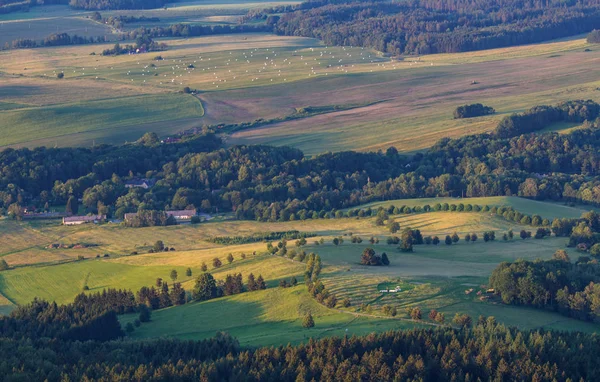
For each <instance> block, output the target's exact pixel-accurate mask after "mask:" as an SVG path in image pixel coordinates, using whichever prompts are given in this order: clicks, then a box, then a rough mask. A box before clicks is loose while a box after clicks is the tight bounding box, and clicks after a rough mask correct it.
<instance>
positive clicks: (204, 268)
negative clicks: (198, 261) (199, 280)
mask: <svg viewBox="0 0 600 382" xmlns="http://www.w3.org/2000/svg"><path fill="white" fill-rule="evenodd" d="M200 270H201V271H202V272H206V271H207V270H208V266H207V265H206V263H205V262H204V261H203V262H202V265H201V266H200Z"/></svg>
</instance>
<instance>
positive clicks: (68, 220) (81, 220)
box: [63, 215, 106, 225]
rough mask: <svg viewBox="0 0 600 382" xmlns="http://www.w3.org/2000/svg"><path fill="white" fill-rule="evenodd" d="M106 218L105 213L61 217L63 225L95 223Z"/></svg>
mask: <svg viewBox="0 0 600 382" xmlns="http://www.w3.org/2000/svg"><path fill="white" fill-rule="evenodd" d="M103 220H106V215H89V216H68V217H64V218H63V224H64V225H77V224H85V223H97V222H100V221H103Z"/></svg>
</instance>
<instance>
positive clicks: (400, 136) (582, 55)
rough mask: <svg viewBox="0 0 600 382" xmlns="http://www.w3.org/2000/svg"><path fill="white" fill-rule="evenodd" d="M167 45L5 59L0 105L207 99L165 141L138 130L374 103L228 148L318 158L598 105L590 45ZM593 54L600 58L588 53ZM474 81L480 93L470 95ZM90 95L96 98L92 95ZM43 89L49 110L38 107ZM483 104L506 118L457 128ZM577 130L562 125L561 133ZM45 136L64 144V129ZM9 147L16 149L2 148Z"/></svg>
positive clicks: (245, 135) (107, 137) (233, 40)
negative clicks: (543, 108) (585, 102)
mask: <svg viewBox="0 0 600 382" xmlns="http://www.w3.org/2000/svg"><path fill="white" fill-rule="evenodd" d="M203 17H204V16H203ZM206 17H210V16H206ZM217 18H218V16H217ZM165 42H166V43H167V44H168V45H169V49H168V50H167V51H165V52H160V55H161V56H162V57H163V58H164V60H162V61H156V60H154V59H153V58H154V57H155V56H156V55H157V54H156V53H148V54H142V55H133V56H129V55H124V56H117V57H102V56H99V55H96V56H93V55H90V53H92V52H96V53H99V52H100V51H102V50H103V49H105V48H108V47H110V45H104V44H102V45H86V46H76V47H56V48H42V49H35V50H22V51H8V52H1V53H0V75H2V74H1V73H4V76H2V79H3V81H1V83H0V94H3V93H4V94H7V93H8V94H9V95H10V97H8V98H7V99H6V100H4V99H3V101H6V102H10V103H11V104H32V103H36V102H37V103H39V102H44V97H45V95H46V94H48V90H50V89H52V90H53V91H55V92H56V93H57V98H56V99H52V98H51V97H46V104H48V103H53V104H60V105H63V104H69V103H73V102H79V101H81V99H80V98H77V95H78V94H81V95H83V96H84V97H86V98H85V99H86V100H93V99H103V98H105V97H106V93H107V92H108V89H112V88H117V89H118V90H117V91H119V92H127V93H132V92H133V93H135V94H136V95H147V94H166V93H173V92H178V91H180V90H181V89H182V88H183V87H184V86H189V87H191V88H192V89H197V90H198V91H199V92H200V95H199V97H200V99H201V100H202V103H203V106H204V108H205V110H206V113H205V115H204V116H203V117H202V118H201V119H199V120H198V121H194V122H192V121H190V120H186V119H180V120H178V121H176V122H175V123H173V124H172V126H169V128H167V129H162V130H161V129H160V128H159V127H158V126H157V125H153V124H145V123H141V124H136V125H133V127H137V128H139V129H140V130H144V129H147V130H153V131H156V132H158V133H159V134H169V133H172V132H174V131H177V130H184V129H186V128H189V127H191V126H194V125H195V126H200V125H203V124H207V125H214V124H221V123H225V124H228V123H240V122H251V121H254V120H256V119H259V118H263V119H272V118H281V117H285V116H289V115H291V114H293V113H294V110H295V109H296V108H301V107H307V106H332V105H339V106H343V105H351V104H367V103H369V105H368V106H363V107H356V108H353V109H351V110H343V111H337V112H332V113H328V114H321V115H315V116H311V117H308V118H304V119H297V120H290V121H286V122H280V123H276V124H272V125H267V126H263V127H259V128H254V129H248V130H244V131H239V132H236V133H235V134H233V135H232V136H230V137H228V139H227V142H228V144H255V143H261V144H263V143H266V144H273V145H291V146H295V147H298V148H300V149H302V150H303V151H305V152H306V153H307V154H310V155H312V154H318V153H322V152H325V151H340V150H349V149H353V150H362V151H368V150H378V149H385V148H387V147H389V146H395V147H397V148H398V149H399V150H401V151H414V150H419V149H424V148H427V147H429V146H431V145H432V144H433V143H435V142H436V141H438V140H439V139H441V138H443V137H460V136H464V135H469V134H476V133H481V132H486V131H490V130H492V129H493V128H494V127H495V126H496V124H497V122H498V121H499V119H501V118H502V117H503V116H505V115H508V114H510V113H513V112H518V111H522V110H525V109H527V108H530V107H532V106H534V105H539V104H552V103H556V102H559V101H564V100H570V99H581V98H586V99H587V98H590V99H595V100H597V101H598V100H600V92H598V90H597V89H598V85H600V82H599V81H597V80H596V79H595V78H596V77H598V74H600V69H598V68H600V66H599V65H597V64H598V62H599V61H600V49H598V48H597V47H595V46H592V45H588V44H586V43H585V41H584V40H583V39H571V40H565V41H557V42H551V43H546V44H537V45H531V46H527V47H514V48H505V49H496V50H489V51H483V52H469V53H459V54H448V55H439V56H438V55H434V56H422V57H406V58H404V59H403V60H396V59H390V58H387V57H383V56H381V55H380V54H378V53H377V52H375V51H370V50H367V49H361V48H356V47H326V46H323V45H322V44H320V43H319V42H318V41H316V40H314V39H307V38H299V37H282V36H273V35H269V34H242V35H229V36H207V37H197V38H189V39H172V40H165ZM586 49H589V50H591V51H589V52H584V50H586ZM24 68H27V70H24ZM58 71H64V73H65V78H64V79H63V80H61V81H58V80H56V78H55V72H58ZM473 81H476V82H477V84H475V85H473V84H471V83H472V82H473ZM72 86H76V87H77V86H79V87H77V89H78V91H76V92H73V94H72V95H70V96H69V94H68V92H66V91H61V90H60V88H65V89H68V88H69V87H72ZM87 86H89V87H91V88H93V89H95V90H97V93H96V92H85V91H84V88H85V87H87ZM37 90H39V91H40V93H41V94H40V97H39V98H40V99H39V100H38V99H37V98H38V97H36V96H32V95H33V94H36V91H37ZM94 94H98V95H97V96H95V95H94ZM475 101H477V102H483V103H485V104H487V105H490V106H492V107H494V108H495V109H496V110H497V114H495V115H492V116H487V117H481V118H473V119H464V120H454V119H453V118H452V111H453V110H454V108H455V107H456V106H458V105H462V104H466V103H472V102H475ZM27 120H28V118H25V119H24V122H27ZM34 122H35V121H33V123H34ZM136 123H137V122H136ZM0 127H1V126H0ZM571 127H572V126H562V127H561V126H557V127H556V129H555V130H559V131H562V130H565V129H569V128H571ZM365 131H368V132H369V133H368V134H365V133H364V132H365ZM113 133H114V134H116V135H115V136H114V137H113V136H112V134H113ZM47 134H48V135H53V134H54V135H55V136H58V135H59V133H58V132H57V133H55V132H54V129H48V132H47ZM49 138H50V139H49V140H48V141H36V140H33V139H31V136H29V137H25V138H23V139H22V143H21V144H22V145H27V146H35V145H36V144H41V143H46V144H47V143H48V142H51V137H49ZM61 138H62V139H61V140H60V141H61V142H60V144H61V145H69V144H78V145H79V144H91V142H90V138H91V136H90V137H87V136H84V137H82V136H80V135H79V134H74V135H64V136H61ZM123 138H124V137H123V136H122V135H119V134H118V131H115V130H113V131H106V132H105V133H103V134H96V135H95V136H94V138H93V139H103V142H111V141H112V142H116V143H120V142H121V141H123ZM2 144H4V145H6V144H12V145H15V143H9V142H6V143H3V142H2V140H0V145H2Z"/></svg>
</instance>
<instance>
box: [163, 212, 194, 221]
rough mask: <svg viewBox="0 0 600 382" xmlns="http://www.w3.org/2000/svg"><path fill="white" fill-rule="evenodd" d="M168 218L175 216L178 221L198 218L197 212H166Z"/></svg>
mask: <svg viewBox="0 0 600 382" xmlns="http://www.w3.org/2000/svg"><path fill="white" fill-rule="evenodd" d="M166 213H167V216H173V217H174V218H175V219H176V220H190V219H191V218H192V216H196V210H179V211H166Z"/></svg>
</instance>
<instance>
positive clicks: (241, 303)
mask: <svg viewBox="0 0 600 382" xmlns="http://www.w3.org/2000/svg"><path fill="white" fill-rule="evenodd" d="M307 312H310V313H311V314H312V315H313V316H314V317H315V327H314V328H311V329H304V328H303V327H302V318H303V317H304V315H305V314H306V313H307ZM216 317H218V318H219V319H215V318H216ZM135 318H136V316H135V315H126V316H123V317H122V319H121V322H122V324H126V323H127V322H132V321H133V320H134V319H135ZM176 322H180V323H181V322H186V323H188V324H186V325H174V324H175V323H176ZM415 326H419V325H415V324H414V323H412V322H406V321H402V320H398V319H391V318H389V319H386V318H369V317H357V316H354V315H352V314H347V313H340V312H336V311H334V310H331V309H327V308H325V307H324V306H322V305H320V304H318V303H317V302H316V301H315V300H314V299H313V298H312V297H311V296H310V295H309V294H308V292H307V291H306V287H305V286H304V285H299V286H297V287H294V288H288V289H280V288H275V289H267V290H265V291H257V292H251V293H244V294H240V295H237V296H231V297H224V298H221V299H218V300H212V301H207V302H202V303H192V304H188V305H184V306H181V307H175V308H167V309H163V310H160V311H157V312H153V314H152V321H151V322H150V323H146V324H143V325H142V326H140V327H139V328H137V329H136V331H135V332H134V333H133V335H132V337H133V338H152V337H163V336H167V337H175V338H180V339H200V338H208V337H212V336H214V335H215V333H217V332H220V331H225V332H227V333H229V334H231V335H233V336H234V337H237V338H238V340H239V341H240V344H242V345H246V346H253V347H254V346H260V345H264V346H270V345H282V344H287V343H292V344H296V343H300V342H306V340H307V339H308V338H309V337H313V338H321V337H328V336H343V335H345V334H348V335H364V334H368V333H371V332H374V331H385V330H392V329H396V330H398V329H406V328H412V327H415Z"/></svg>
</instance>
